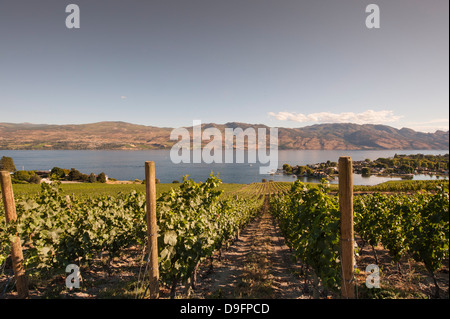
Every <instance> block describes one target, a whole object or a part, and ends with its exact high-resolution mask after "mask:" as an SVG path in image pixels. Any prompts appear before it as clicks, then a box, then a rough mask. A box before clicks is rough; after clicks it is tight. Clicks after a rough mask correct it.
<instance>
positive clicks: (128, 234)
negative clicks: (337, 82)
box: [0, 176, 449, 298]
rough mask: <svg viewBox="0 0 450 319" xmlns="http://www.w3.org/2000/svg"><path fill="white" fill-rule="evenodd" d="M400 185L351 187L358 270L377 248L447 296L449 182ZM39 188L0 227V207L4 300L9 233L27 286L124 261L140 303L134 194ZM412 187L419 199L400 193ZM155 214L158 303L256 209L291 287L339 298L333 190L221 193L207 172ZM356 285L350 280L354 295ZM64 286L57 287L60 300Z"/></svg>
mask: <svg viewBox="0 0 450 319" xmlns="http://www.w3.org/2000/svg"><path fill="white" fill-rule="evenodd" d="M408 182H409V183H405V185H406V186H405V185H401V183H397V184H393V185H390V186H389V187H388V186H380V185H378V187H384V188H383V190H384V191H387V192H390V193H386V194H385V193H379V192H373V191H372V192H371V191H370V188H369V187H360V188H359V189H358V187H355V191H356V192H357V191H361V192H366V193H364V194H361V195H356V196H355V198H354V212H355V215H354V219H355V223H354V228H355V232H356V236H357V240H358V241H357V242H358V243H359V244H360V247H359V248H357V249H356V252H357V254H356V256H355V259H356V264H357V266H358V263H359V260H360V259H361V258H362V251H365V252H366V255H367V254H372V255H373V258H374V259H375V263H376V264H379V265H380V266H381V264H382V261H381V260H382V259H383V258H385V257H384V256H383V255H382V252H386V253H387V254H388V255H389V257H390V262H392V263H393V264H394V265H395V266H396V268H397V270H396V271H397V272H398V273H401V267H404V266H405V265H409V266H410V263H409V261H410V260H413V261H414V262H415V263H417V264H418V265H423V267H424V268H425V269H426V271H427V273H428V274H429V277H430V278H431V279H432V280H433V283H434V286H435V287H434V293H433V297H439V296H440V295H439V293H441V295H442V292H444V295H446V296H447V297H448V242H449V238H448V236H449V228H448V227H449V211H448V206H449V194H448V182H447V183H435V182H433V183H425V184H426V185H425V184H424V183H422V184H414V183H410V182H411V181H408ZM40 187H41V188H40V190H39V192H38V193H35V194H33V195H30V194H28V195H19V196H16V209H17V216H18V219H17V222H12V223H6V220H5V213H4V211H3V205H0V228H1V229H2V231H1V233H0V266H1V272H0V275H1V277H0V288H1V290H2V291H0V293H1V294H2V297H4V296H9V295H11V294H13V292H14V280H13V277H12V274H11V258H10V250H11V241H12V240H14V238H15V234H18V235H19V238H20V240H21V244H22V247H23V254H24V263H25V268H26V271H27V274H28V276H29V278H30V280H31V282H34V283H35V285H38V284H37V283H40V282H42V281H45V280H50V281H51V282H53V281H55V280H56V281H58V279H55V278H62V277H64V276H65V275H66V274H65V273H64V269H65V266H66V265H67V264H72V263H75V264H78V265H80V267H81V269H82V270H83V272H84V273H89V272H90V271H91V270H92V269H99V267H100V266H99V265H101V267H103V268H104V269H107V272H108V273H113V272H114V269H115V268H114V267H115V265H117V261H118V260H124V258H125V260H131V259H132V260H133V263H134V265H135V266H136V268H135V272H134V275H133V276H132V277H133V279H131V282H132V284H128V285H127V286H126V288H124V289H125V290H127V291H128V292H127V294H125V295H122V297H123V296H127V297H133V298H136V297H137V298H146V297H148V294H147V288H148V278H146V270H147V267H148V262H147V260H148V254H147V250H146V245H147V242H146V227H147V224H146V197H145V194H144V193H142V192H139V191H138V192H136V191H135V190H133V191H131V192H122V193H118V194H115V195H96V196H90V197H89V196H69V195H67V192H64V191H63V190H62V188H61V187H62V186H61V185H58V184H55V185H47V184H42V185H41V186H40ZM420 187H421V189H422V190H421V191H420V192H414V193H413V194H405V193H404V191H405V190H406V191H414V190H415V189H416V188H420ZM423 189H427V190H423ZM355 194H356V193H355ZM264 203H266V205H267V207H266V208H265V209H263V204H264ZM156 207H157V225H158V256H159V258H158V259H159V272H160V277H159V280H160V284H161V286H162V291H164V292H165V293H163V296H166V297H167V298H175V297H176V296H177V295H178V296H179V292H180V289H181V287H183V289H185V291H189V290H193V289H195V288H196V286H197V278H198V274H199V273H200V272H201V273H205V269H209V270H208V271H206V274H208V272H210V271H212V269H213V267H214V265H216V264H217V263H218V262H219V261H220V260H221V255H222V253H225V252H227V251H228V249H229V248H230V247H232V246H233V244H235V243H236V241H239V240H238V239H239V236H240V234H242V232H243V230H244V229H246V227H247V226H248V225H250V224H252V225H253V224H254V223H255V220H256V221H257V220H261V212H262V211H265V213H264V214H265V215H263V220H264V221H265V222H264V223H267V222H268V221H270V220H272V218H273V219H274V220H275V221H274V223H275V224H276V225H277V226H276V227H279V229H280V230H281V233H282V235H283V236H284V241H285V243H286V245H287V246H288V247H289V249H290V250H291V252H292V255H293V257H295V262H294V264H295V265H301V268H300V270H298V272H297V279H298V280H299V282H300V280H301V279H302V278H303V279H304V282H305V284H306V282H307V281H309V282H310V284H311V286H312V291H313V294H312V296H311V297H315V298H319V297H321V296H326V295H327V294H331V295H332V296H337V295H338V294H339V291H340V288H341V287H340V283H341V279H342V278H341V274H342V273H341V260H340V259H341V257H340V230H339V226H340V220H339V201H338V196H337V188H336V185H331V186H330V185H329V184H327V183H325V182H324V183H322V184H304V183H301V182H299V181H297V182H295V183H287V182H264V183H253V184H249V185H238V186H236V185H230V186H227V185H223V184H221V181H220V179H219V178H218V177H215V176H211V177H210V178H208V179H207V180H206V181H204V182H200V183H196V182H194V181H192V180H189V179H184V182H183V183H182V184H180V185H175V186H171V187H167V188H165V189H164V191H161V192H158V198H157V206H156ZM266 213H267V214H270V215H271V216H272V217H270V215H267V214H266ZM275 224H274V225H275ZM249 236H251V234H250V235H249ZM253 236H257V235H256V234H253ZM380 247H381V250H382V252H381V253H380ZM368 248H370V249H368ZM130 252H132V253H130ZM366 257H367V256H366ZM405 260H407V262H406V263H405ZM444 264H446V265H447V266H446V267H447V268H446V269H447V283H446V287H445V284H444V287H440V286H439V285H440V284H439V280H438V279H437V277H436V273H437V272H439V270H440V269H442V267H443V265H444ZM122 265H123V263H122ZM387 269H388V267H386V271H387ZM358 271H360V270H358ZM382 271H383V269H382ZM357 274H358V272H357ZM205 276H206V275H205ZM202 278H203V277H202ZM355 280H358V278H356V279H355ZM60 281H61V280H60ZM361 281H362V282H361ZM84 284H85V286H88V285H89V283H88V282H85V283H84ZM363 285H364V280H363V279H361V278H359V287H361V288H360V289H363V288H362V286H363ZM441 286H442V284H441ZM64 289H66V288H65V287H64V283H60V288H59V290H58V293H60V292H61V291H62V290H64ZM445 289H446V290H445ZM307 290H308V289H303V291H304V292H305V291H307ZM370 296H372V295H369V297H370ZM372 297H376V295H373V296H372Z"/></svg>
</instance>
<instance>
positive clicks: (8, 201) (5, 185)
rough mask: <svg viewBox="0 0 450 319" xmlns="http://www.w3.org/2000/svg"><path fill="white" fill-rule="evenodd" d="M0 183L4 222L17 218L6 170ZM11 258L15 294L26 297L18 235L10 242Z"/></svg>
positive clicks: (8, 174)
mask: <svg viewBox="0 0 450 319" xmlns="http://www.w3.org/2000/svg"><path fill="white" fill-rule="evenodd" d="M0 184H1V190H2V199H3V205H4V206H5V215H6V223H10V222H15V221H16V220H17V215H16V204H15V202H14V192H13V188H12V184H11V175H10V173H9V172H8V171H0ZM11 259H12V266H13V270H14V277H15V279H16V287H17V294H18V296H19V298H23V299H24V298H28V297H29V294H28V279H27V275H26V273H25V268H24V265H23V253H22V245H21V243H20V238H19V235H18V234H17V235H16V237H15V239H14V240H13V241H12V242H11Z"/></svg>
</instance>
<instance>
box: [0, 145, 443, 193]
mask: <svg viewBox="0 0 450 319" xmlns="http://www.w3.org/2000/svg"><path fill="white" fill-rule="evenodd" d="M169 152H170V151H169V150H147V151H78V150H76V151H75V150H74V151H9V150H8V151H4V150H0V158H1V157H2V156H10V157H12V158H13V159H14V163H15V165H16V168H17V169H18V170H21V169H25V170H50V169H52V168H53V167H55V166H58V167H61V168H67V169H70V168H76V169H78V170H79V171H80V172H82V173H85V174H89V173H91V172H93V173H95V174H99V173H101V172H105V173H106V175H108V176H109V177H114V178H116V179H118V180H135V179H141V180H142V179H143V178H144V163H145V161H155V165H156V177H157V178H159V179H160V181H161V183H171V182H172V181H173V180H178V181H182V176H183V175H187V174H188V175H189V176H190V178H192V179H194V180H195V181H203V180H205V179H206V178H208V176H209V175H210V174H211V171H212V172H214V174H217V173H219V174H220V175H219V176H220V178H221V179H222V181H223V182H224V183H243V184H247V183H252V182H260V181H261V179H262V178H265V179H267V180H269V179H273V180H274V181H294V180H295V179H294V178H293V177H292V176H284V175H260V174H259V164H258V163H256V164H248V163H244V164H236V163H223V164H218V163H217V164H216V163H213V164H205V163H201V164H188V163H181V164H174V163H172V161H171V160H170V153H169ZM448 152H449V151H448V150H407V151H406V150H381V151H345V150H344V151H323V150H302V151H297V150H280V151H278V167H282V166H283V164H284V163H287V164H290V165H306V164H315V163H321V162H326V161H327V160H330V161H332V162H337V161H338V160H339V157H340V156H351V158H352V159H353V160H354V161H360V160H365V159H366V158H369V159H371V160H376V159H377V158H379V157H393V156H394V155H395V154H418V153H420V154H432V155H438V154H447V153H448ZM353 178H354V180H353V183H354V184H355V185H375V184H378V183H382V182H385V181H389V180H400V178H389V177H377V176H371V177H361V175H356V174H355V175H354V177H353ZM435 178H436V177H434V176H428V175H416V176H414V179H422V180H423V179H435ZM303 181H311V182H317V181H318V180H317V179H306V178H305V179H303ZM331 183H337V180H335V181H332V182H331Z"/></svg>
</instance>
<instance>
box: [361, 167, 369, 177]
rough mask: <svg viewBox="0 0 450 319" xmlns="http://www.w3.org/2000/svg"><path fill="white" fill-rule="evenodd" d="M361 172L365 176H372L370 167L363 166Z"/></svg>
mask: <svg viewBox="0 0 450 319" xmlns="http://www.w3.org/2000/svg"><path fill="white" fill-rule="evenodd" d="M361 174H362V175H363V176H370V168H368V167H363V168H362V169H361Z"/></svg>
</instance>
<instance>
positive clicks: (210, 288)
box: [194, 198, 311, 299]
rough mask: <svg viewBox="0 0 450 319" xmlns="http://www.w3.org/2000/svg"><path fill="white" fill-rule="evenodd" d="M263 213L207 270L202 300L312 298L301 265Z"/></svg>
mask: <svg viewBox="0 0 450 319" xmlns="http://www.w3.org/2000/svg"><path fill="white" fill-rule="evenodd" d="M268 210H269V206H268V199H267V198H266V201H265V204H264V206H263V211H262V213H261V215H260V216H259V217H257V218H256V219H255V220H254V221H252V222H251V223H250V224H249V225H248V226H247V227H246V228H245V229H244V230H243V231H242V232H241V233H240V235H239V238H238V239H237V240H236V241H235V242H234V243H233V245H231V246H230V247H229V248H228V250H226V251H224V252H222V256H221V258H220V260H218V259H217V260H215V261H214V263H213V266H214V267H213V270H212V271H211V270H210V269H209V267H203V268H206V269H202V270H201V271H200V272H199V275H198V278H197V280H198V282H197V285H196V289H195V293H194V295H195V296H196V297H200V298H275V299H297V298H311V297H310V296H309V295H305V294H304V293H303V280H300V278H299V276H298V274H299V273H300V266H298V265H295V264H294V263H293V261H292V258H291V253H290V251H289V248H288V247H287V246H286V245H285V243H284V238H283V236H282V235H281V233H280V230H279V228H278V226H277V225H276V223H275V221H274V219H273V218H272V216H271V215H270V214H269V212H268Z"/></svg>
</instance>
